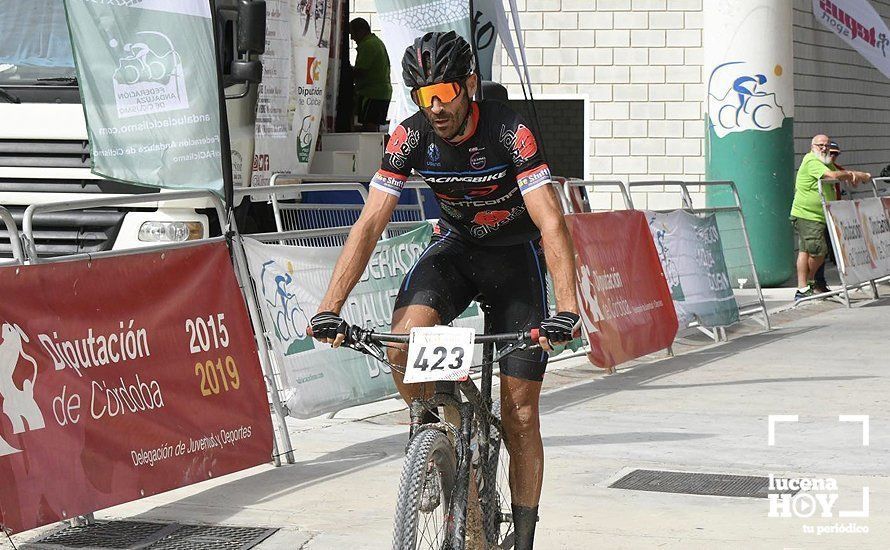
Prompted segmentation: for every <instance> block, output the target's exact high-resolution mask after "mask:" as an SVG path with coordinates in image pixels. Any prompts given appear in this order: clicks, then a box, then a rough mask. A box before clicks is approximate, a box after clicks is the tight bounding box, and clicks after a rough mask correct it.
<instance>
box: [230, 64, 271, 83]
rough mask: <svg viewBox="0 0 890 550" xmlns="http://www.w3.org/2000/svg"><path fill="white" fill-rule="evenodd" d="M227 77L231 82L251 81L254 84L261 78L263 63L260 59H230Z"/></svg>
mask: <svg viewBox="0 0 890 550" xmlns="http://www.w3.org/2000/svg"><path fill="white" fill-rule="evenodd" d="M229 79H231V81H233V82H253V83H254V84H256V83H258V82H260V81H261V80H262V79H263V64H262V63H261V62H260V61H242V60H240V59H235V60H234V61H232V66H231V72H230V74H229Z"/></svg>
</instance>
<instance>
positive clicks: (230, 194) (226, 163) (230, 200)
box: [210, 0, 250, 233]
mask: <svg viewBox="0 0 890 550" xmlns="http://www.w3.org/2000/svg"><path fill="white" fill-rule="evenodd" d="M217 3H218V2H217V0H212V1H211V4H210V7H211V8H212V10H213V11H212V12H211V21H212V22H213V53H214V58H215V59H216V87H217V96H218V98H219V148H220V154H221V156H222V158H221V159H220V162H221V164H222V167H221V168H222V178H223V200H224V201H225V206H226V208H227V209H229V210H231V209H232V208H233V207H234V192H235V184H234V182H233V180H232V145H231V143H230V142H229V115H228V113H227V112H226V90H225V88H224V87H223V70H222V63H223V60H222V58H221V57H220V55H219V53H220V40H219V35H220V34H221V32H222V27H220V25H219V17H218V15H217V9H218V8H217ZM247 86H248V88H249V87H250V83H248V84H247ZM227 221H228V219H227ZM220 229H222V231H223V233H225V232H226V230H225V228H220Z"/></svg>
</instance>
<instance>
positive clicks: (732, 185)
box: [727, 181, 773, 330]
mask: <svg viewBox="0 0 890 550" xmlns="http://www.w3.org/2000/svg"><path fill="white" fill-rule="evenodd" d="M727 183H729V188H730V189H731V190H732V196H733V197H734V198H735V204H736V206H737V207H738V209H739V221H740V222H741V228H742V235H743V236H744V237H745V251H746V252H747V253H748V261H750V262H751V274H752V275H753V276H754V287H755V288H756V289H757V298H758V299H759V300H760V306H761V307H762V308H763V319H764V322H765V326H766V330H772V328H773V327H772V324H771V323H770V320H769V312H768V311H767V310H766V302H765V301H764V300H763V289H762V288H760V277H758V276H757V266H756V265H755V264H754V254H753V253H752V252H751V241H750V240H749V239H748V226H747V225H746V224H745V213H744V212H743V211H742V200H741V198H740V197H739V191H738V189H736V186H735V182H733V181H729V182H727Z"/></svg>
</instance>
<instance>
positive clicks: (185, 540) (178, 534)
mask: <svg viewBox="0 0 890 550" xmlns="http://www.w3.org/2000/svg"><path fill="white" fill-rule="evenodd" d="M275 531H277V529H259V528H249V527H219V526H202V525H183V526H182V527H181V528H179V529H177V530H176V531H174V532H172V533H170V534H169V535H167V536H166V537H164V538H163V539H161V540H159V541H157V542H156V543H154V544H152V545H151V546H147V547H146V550H162V549H163V550H246V549H247V548H253V547H254V546H256V545H257V544H259V543H261V542H262V541H263V540H265V539H266V538H268V537H269V536H270V535H272V533H274V532H275Z"/></svg>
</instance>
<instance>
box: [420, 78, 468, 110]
mask: <svg viewBox="0 0 890 550" xmlns="http://www.w3.org/2000/svg"><path fill="white" fill-rule="evenodd" d="M461 89H462V87H461V85H460V84H458V83H457V82H440V83H438V84H430V85H429V86H421V87H420V88H415V89H413V90H411V98H412V99H413V100H414V103H417V105H418V106H420V107H432V106H433V98H434V97H438V98H439V101H441V102H442V103H450V102H451V101H454V100H455V99H456V98H457V97H458V96H460V92H461Z"/></svg>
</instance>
